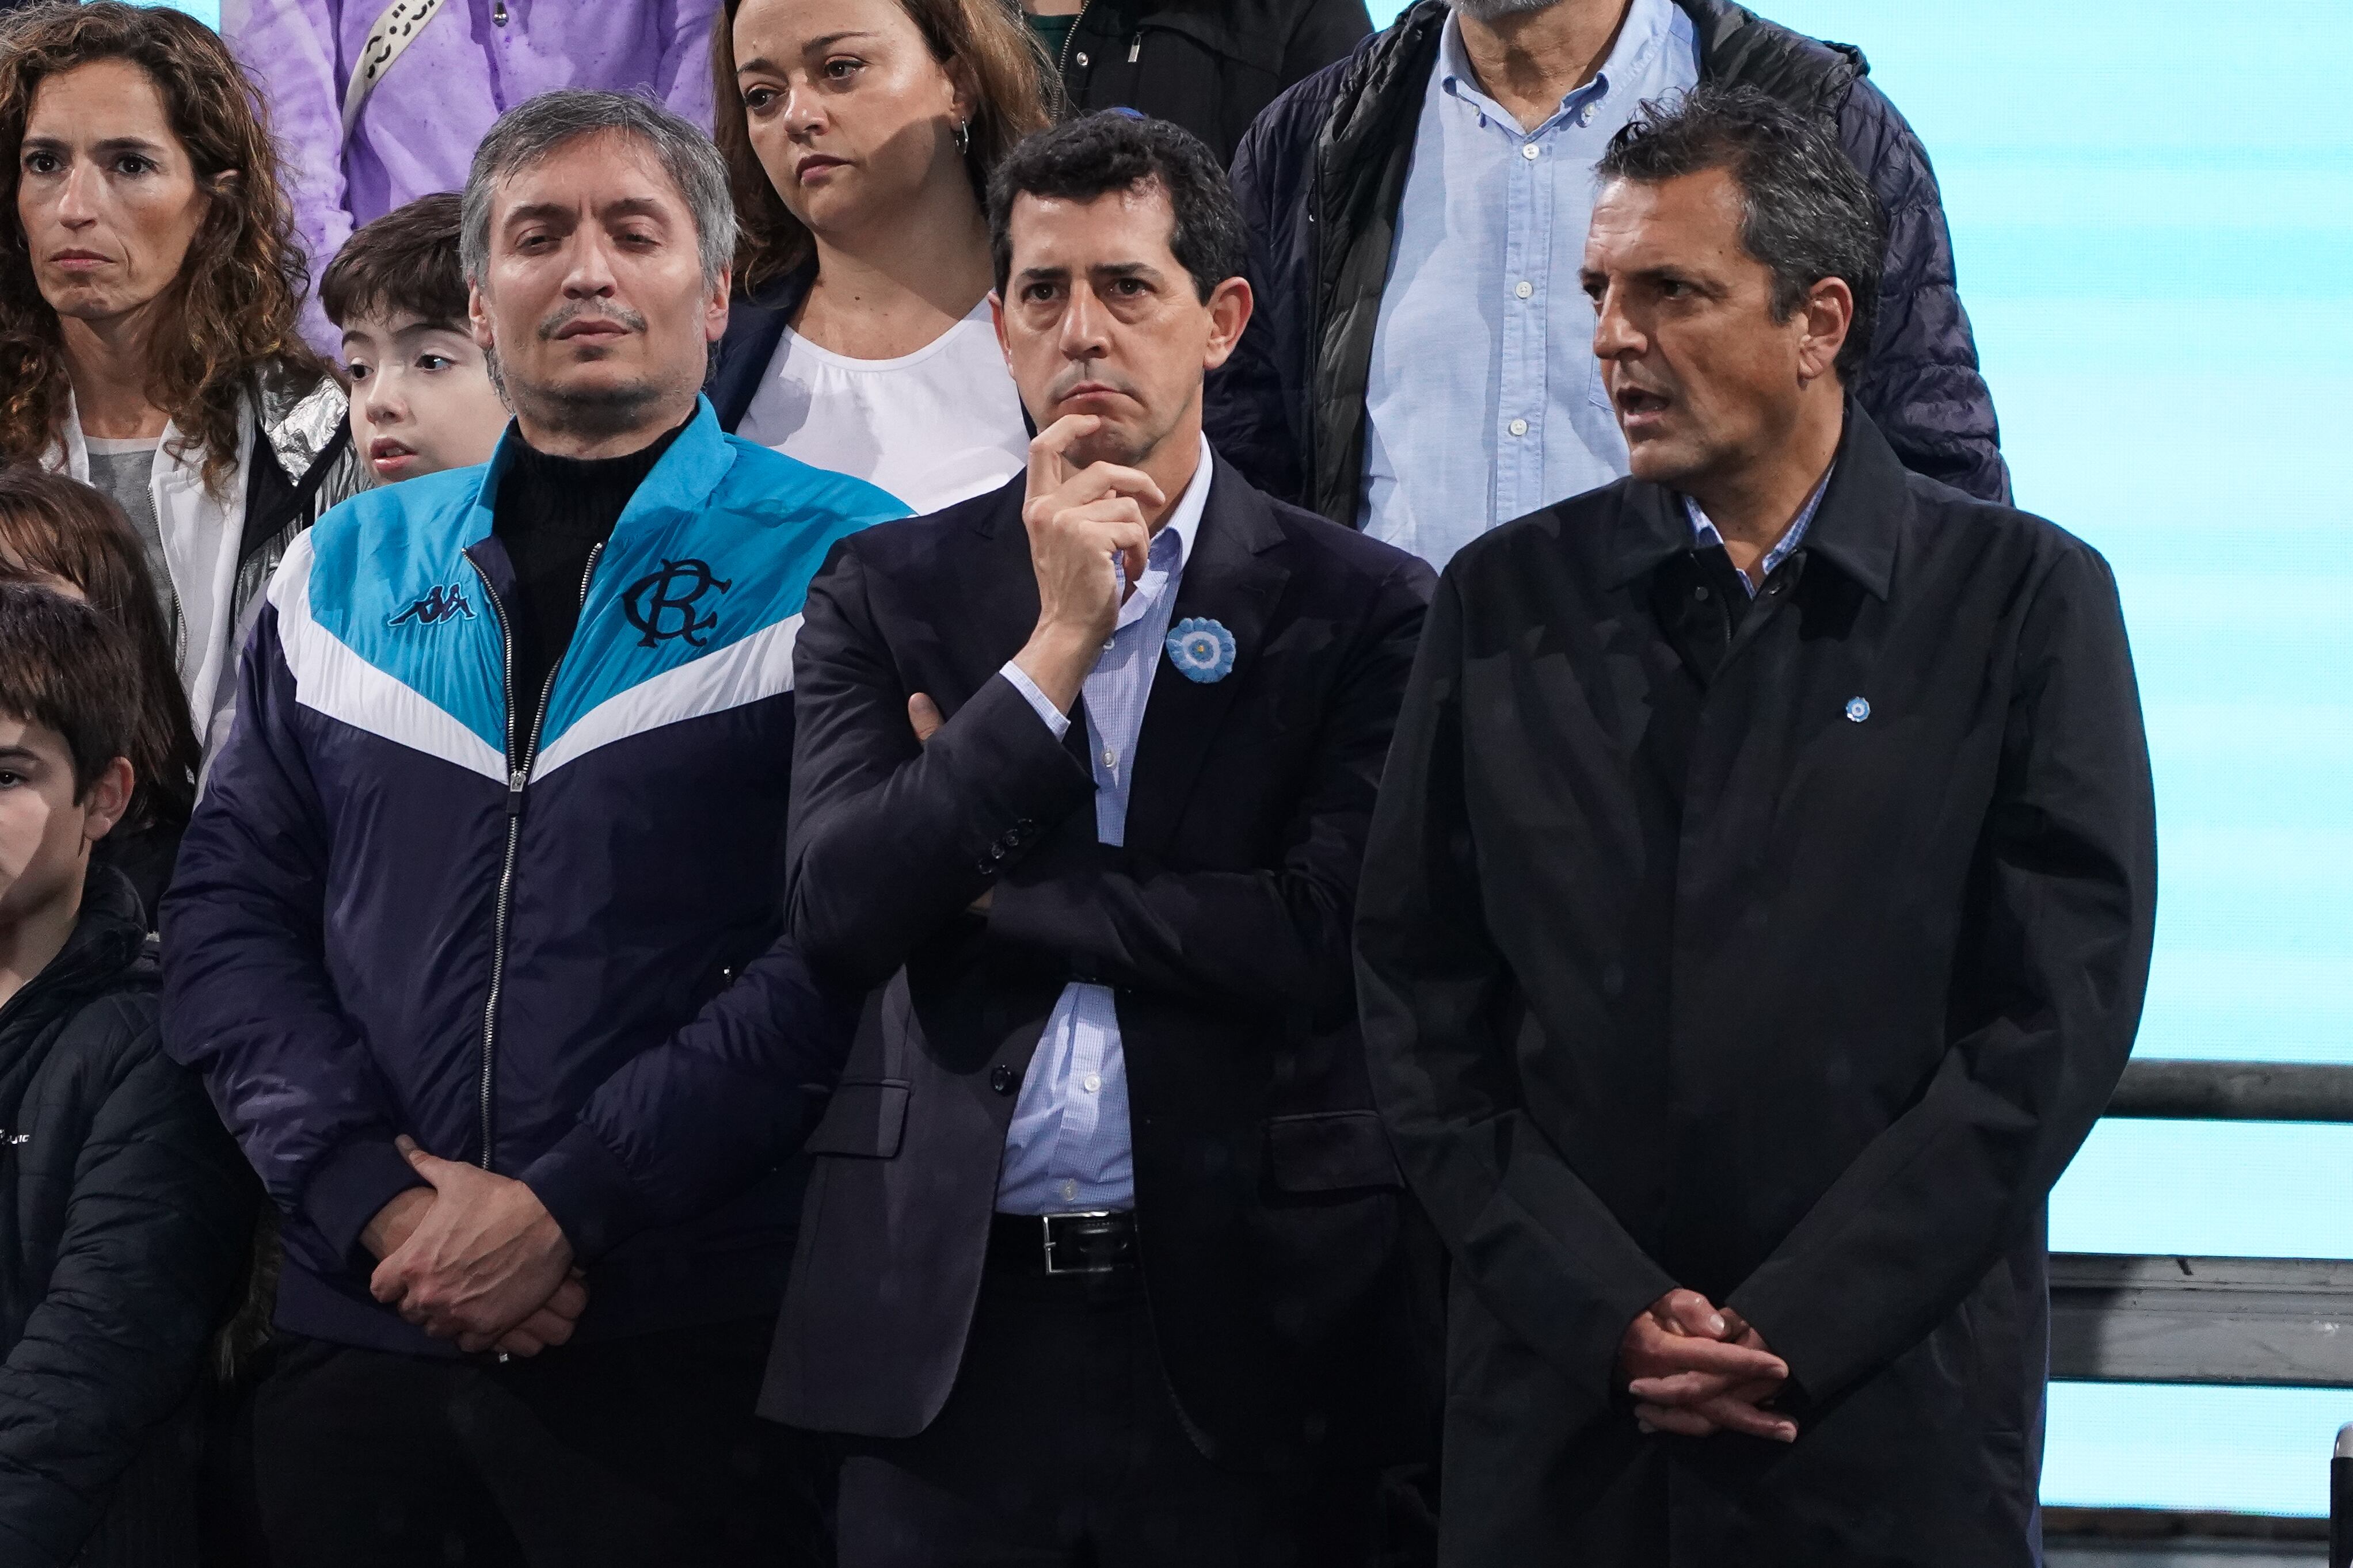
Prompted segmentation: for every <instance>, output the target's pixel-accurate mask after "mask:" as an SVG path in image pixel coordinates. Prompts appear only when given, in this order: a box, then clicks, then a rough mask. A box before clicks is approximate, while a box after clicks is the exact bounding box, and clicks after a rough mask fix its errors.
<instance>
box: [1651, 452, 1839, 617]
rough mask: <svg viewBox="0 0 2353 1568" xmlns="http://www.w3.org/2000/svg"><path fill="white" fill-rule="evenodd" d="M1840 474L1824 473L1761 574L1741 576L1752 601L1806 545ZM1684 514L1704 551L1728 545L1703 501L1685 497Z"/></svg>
mask: <svg viewBox="0 0 2353 1568" xmlns="http://www.w3.org/2000/svg"><path fill="white" fill-rule="evenodd" d="M1836 472H1838V469H1837V468H1836V467H1835V466H1833V467H1832V468H1830V469H1828V470H1827V471H1825V472H1824V473H1823V475H1822V481H1821V483H1820V484H1818V485H1816V486H1815V487H1814V493H1813V494H1811V495H1810V496H1808V497H1807V498H1806V504H1805V505H1803V506H1801V507H1799V509H1798V515H1797V516H1796V517H1795V518H1793V519H1791V520H1790V522H1789V527H1788V531H1786V532H1784V533H1783V534H1782V535H1781V537H1780V538H1779V539H1778V540H1776V541H1775V542H1774V544H1773V548H1772V549H1770V550H1768V551H1767V552H1765V558H1764V559H1763V560H1761V561H1759V562H1757V575H1756V576H1755V577H1753V578H1752V577H1750V576H1749V575H1748V574H1747V573H1746V572H1739V573H1738V575H1739V577H1740V585H1741V586H1742V587H1744V588H1746V589H1747V590H1748V596H1749V597H1750V598H1752V599H1753V598H1755V597H1756V596H1757V584H1759V583H1762V582H1763V581H1765V579H1766V578H1767V577H1770V576H1771V575H1773V568H1774V567H1776V566H1778V565H1779V564H1781V563H1782V562H1784V561H1787V560H1788V558H1789V552H1791V551H1793V550H1795V549H1797V548H1798V546H1799V545H1800V544H1802V543H1804V542H1805V539H1806V530H1808V529H1809V528H1811V527H1812V526H1813V525H1814V513H1816V512H1818V511H1820V510H1822V497H1823V496H1825V495H1827V494H1829V493H1830V488H1831V474H1834V473H1836ZM1683 515H1684V516H1685V517H1686V518H1689V519H1690V520H1691V526H1692V543H1693V544H1694V545H1696V546H1697V547H1698V548H1700V549H1702V550H1704V549H1706V548H1707V547H1708V546H1709V545H1711V544H1722V543H1723V542H1724V535H1723V534H1722V533H1720V532H1718V531H1716V526H1715V520H1714V519H1713V518H1711V517H1709V516H1708V515H1707V513H1705V512H1704V511H1702V510H1700V505H1699V502H1697V501H1695V500H1692V499H1691V497H1689V496H1685V497H1683ZM1735 570H1736V571H1737V570H1738V569H1737V568H1735Z"/></svg>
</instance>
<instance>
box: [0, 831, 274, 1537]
mask: <svg viewBox="0 0 2353 1568" xmlns="http://www.w3.org/2000/svg"><path fill="white" fill-rule="evenodd" d="M146 934H147V922H146V920H145V918H144V916H143V914H142V911H141V910H140V907H139V900H138V898H137V896H136V895H135V894H133V893H132V890H131V884H130V883H128V882H127V881H125V880H124V879H122V878H121V875H120V874H119V873H116V872H114V871H112V870H108V869H104V868H96V869H93V870H92V871H91V873H90V886H89V889H88V891H87V892H86V893H85V894H84V896H83V901H82V914H81V920H80V922H79V924H78V925H77V926H76V927H75V929H74V933H73V936H72V937H71V938H70V939H69V941H68V942H67V943H66V946H65V950H64V951H63V952H60V953H58V956H57V957H56V958H55V959H52V960H51V961H50V962H49V964H48V966H47V968H45V969H43V970H42V971H41V973H38V974H37V975H35V976H34V977H33V979H32V980H31V982H30V983H28V984H26V986H25V988H24V989H23V990H21V991H19V992H17V993H16V995H15V996H13V997H11V998H10V999H9V1000H8V1002H7V1003H6V1005H5V1006H0V1354H5V1361H0V1563H7V1564H9V1565H10V1568H17V1565H19V1564H22V1565H24V1568H47V1565H49V1564H63V1563H74V1562H76V1561H77V1560H78V1558H77V1554H78V1553H81V1552H82V1550H83V1547H84V1545H85V1543H88V1544H89V1545H90V1552H89V1553H88V1554H86V1555H82V1556H80V1557H79V1562H81V1563H104V1564H107V1565H108V1568H114V1565H116V1564H121V1563H140V1564H142V1565H143V1564H162V1563H185V1562H190V1561H192V1560H193V1547H194V1535H193V1529H194V1526H193V1520H194V1506H195V1497H194V1492H193V1488H194V1485H195V1479H194V1475H193V1472H192V1469H191V1467H190V1464H189V1462H188V1460H189V1458H190V1456H188V1455H187V1454H186V1452H185V1447H186V1441H185V1436H186V1432H187V1426H186V1422H185V1416H186V1414H187V1406H188V1402H189V1400H190V1398H191V1396H192V1394H194V1392H195V1387H196V1380H197V1377H198V1374H199V1373H200V1372H201V1370H202V1367H203V1363H204V1358H205V1349H206V1342H208V1341H209V1340H210V1338H211V1336H212V1333H213V1331H214V1329H215V1327H216V1325H217V1323H218V1322H219V1321H220V1320H221V1318H222V1317H223V1316H224V1315H225V1311H226V1310H227V1307H228V1305H229V1297H230V1295H231V1292H232V1291H233V1290H235V1289H236V1288H237V1285H238V1283H239V1281H240V1280H241V1279H243V1276H244V1273H245V1268H246V1262H247V1257H248V1246H249V1243H250V1241H251V1237H252V1231H253V1215H254V1210H255V1205H256V1201H257V1200H258V1198H259V1184H258V1183H256V1182H255V1180H254V1178H253V1175H252V1173H251V1172H250V1171H248V1169H247V1168H246V1163H245V1160H244V1157H243V1156H242V1155H240V1154H239V1153H238V1152H237V1145H236V1143H235V1142H231V1141H230V1138H229V1135H228V1132H227V1130H226V1129H224V1128H223V1127H222V1126H221V1123H220V1119H219V1117H218V1116H217V1115H216V1114H215V1113H214V1110H213V1107H212V1102H211V1101H210V1100H206V1098H205V1091H204V1088H203V1086H202V1085H201V1084H200V1083H199V1082H198V1081H197V1079H196V1077H195V1074H193V1073H191V1072H189V1071H188V1070H187V1069H186V1068H183V1067H180V1066H179V1065H177V1064H176V1063H174V1062H173V1061H172V1060H170V1059H169V1058H166V1057H165V1056H164V1052H163V1049H162V1047H160V1046H159V1045H158V1044H157V1042H156V1034H155V1015H156V988H157V985H158V983H159V982H158V977H157V974H156V970H155V965H154V963H153V960H152V959H149V958H147V957H145V956H143V954H142V948H143V946H144V943H145V941H146ZM126 1472H128V1473H131V1474H132V1475H134V1476H135V1478H136V1484H135V1485H132V1486H129V1487H128V1488H126V1487H125V1486H124V1481H125V1478H126ZM94 1538H95V1539H94Z"/></svg>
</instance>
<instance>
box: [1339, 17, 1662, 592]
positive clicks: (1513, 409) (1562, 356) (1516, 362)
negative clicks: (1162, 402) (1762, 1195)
mask: <svg viewBox="0 0 2353 1568" xmlns="http://www.w3.org/2000/svg"><path fill="white" fill-rule="evenodd" d="M1498 74H1504V73H1498ZM1698 79H1699V51H1698V45H1697V41H1696V39H1695V37H1694V33H1693V29H1692V22H1691V18H1690V17H1689V16H1685V15H1684V14H1683V12H1682V11H1681V10H1679V9H1677V8H1676V7H1675V6H1674V5H1672V3H1671V0H1632V4H1631V5H1629V6H1628V8H1627V11H1626V16H1625V20H1624V21H1623V22H1622V23H1621V24H1620V26H1619V29H1618V34H1617V37H1616V40H1615V41H1614V42H1613V43H1612V44H1611V45H1610V46H1609V55H1608V58H1606V59H1605V60H1604V61H1603V63H1602V65H1601V67H1600V68H1599V70H1596V71H1595V72H1593V74H1592V75H1591V76H1590V77H1589V78H1588V79H1586V80H1584V81H1583V82H1581V83H1579V84H1578V85H1577V86H1576V87H1575V88H1573V89H1570V90H1569V91H1568V92H1567V94H1566V95H1564V96H1563V97H1562V98H1561V99H1560V100H1558V102H1557V103H1556V104H1552V105H1540V106H1539V107H1538V109H1530V108H1529V107H1528V106H1527V105H1525V103H1522V104H1521V105H1519V106H1518V110H1517V112H1515V111H1514V108H1511V107H1506V106H1505V105H1504V103H1502V102H1499V101H1498V100H1497V99H1496V98H1495V97H1493V96H1491V95H1490V94H1489V93H1488V92H1487V91H1486V90H1485V89H1483V88H1482V86H1481V76H1480V72H1479V71H1478V69H1477V68H1476V67H1475V66H1474V64H1473V62H1472V58H1471V57H1470V55H1469V53H1468V52H1467V51H1466V47H1465V43H1464V37H1463V30H1462V19H1461V15H1460V14H1459V13H1458V14H1457V15H1455V16H1449V17H1448V18H1447V20H1446V25H1445V30H1444V33H1443V35H1442V36H1441V37H1440V42H1439V48H1438V64H1437V67H1436V68H1434V69H1433V70H1432V71H1431V72H1430V89H1429V92H1428V95H1427V96H1426V97H1425V98H1424V100H1423V101H1422V108H1421V121H1420V126H1419V130H1418V131H1417V132H1415V134H1414V143H1413V163H1412V169H1411V173H1410V174H1409V175H1408V176H1407V179H1406V185H1405V196H1404V199H1403V202H1402V203H1401V205H1400V206H1399V209H1398V226H1397V245H1396V251H1395V255H1394V258H1393V259H1392V260H1391V263H1390V268H1389V281H1388V289H1386V290H1385V291H1384V292H1383V293H1382V295H1381V307H1380V319H1379V324H1378V326H1377V328H1376V329H1375V331H1374V333H1373V359H1372V365H1371V368H1370V371H1369V373H1368V374H1367V378H1366V387H1365V413H1366V432H1365V491H1364V503H1363V511H1362V513H1361V514H1360V516H1359V517H1358V519H1357V525H1358V526H1359V527H1361V528H1363V529H1364V530H1365V531H1366V532H1367V533H1370V534H1371V535H1372V536H1373V537H1374V538H1376V539H1380V540H1386V541H1387V542H1389V543H1391V544H1394V545H1397V546H1398V547H1399V548H1400V549H1404V550H1410V551H1412V552H1414V553H1415V554H1417V555H1419V556H1420V557H1421V558H1422V559H1423V560H1425V561H1428V562H1430V563H1431V564H1432V565H1437V566H1442V565H1444V564H1445V563H1446V562H1447V560H1448V559H1449V558H1450V557H1451V556H1452V555H1453V553H1454V552H1455V551H1457V550H1459V549H1461V547H1462V546H1463V545H1464V544H1466V543H1468V542H1470V541H1472V540H1473V539H1475V538H1477V537H1478V536H1479V535H1480V534H1482V533H1483V532H1485V531H1487V530H1488V529H1490V528H1493V526H1495V525H1496V524H1497V523H1499V522H1509V521H1511V520H1512V519H1514V518H1515V517H1522V516H1525V515H1526V514H1527V513H1529V512H1532V511H1534V510H1536V509H1537V508H1538V507H1542V506H1546V505H1548V504H1550V503H1551V502H1553V501H1556V500H1562V499H1564V498H1566V497H1568V496H1573V495H1577V494H1579V493H1581V492H1583V491H1585V490H1589V489H1595V488H1596V487H1598V486H1600V485H1605V484H1608V483H1609V482H1610V481H1611V480H1613V479H1618V478H1619V477H1620V475H1622V474H1624V473H1625V471H1626V440H1625V437H1622V436H1620V434H1619V432H1618V421H1617V416H1615V415H1614V414H1613V413H1612V412H1611V411H1610V407H1609V395H1607V394H1606V393H1605V392H1604V391H1603V390H1602V385H1601V374H1600V363H1599V361H1597V360H1596V359H1595V358H1594V357H1593V307H1592V305H1591V304H1590V303H1589V302H1588V300H1586V298H1585V295H1584V293H1583V292H1582V291H1581V290H1580V289H1579V288H1578V286H1577V264H1578V261H1579V259H1580V258H1582V257H1583V255H1584V253H1585V230H1586V226H1587V225H1588V222H1589V221H1590V220H1591V218H1592V216H1593V196H1594V185H1593V163H1594V160H1595V159H1597V158H1599V156H1600V155H1601V153H1602V152H1603V150H1604V149H1606V148H1607V147H1608V146H1609V139H1610V137H1612V136H1614V135H1616V134H1617V133H1618V132H1619V131H1620V129H1621V128H1622V127H1623V126H1624V125H1625V124H1626V123H1627V122H1628V121H1630V120H1631V119H1632V118H1633V117H1634V110H1636V108H1638V107H1639V106H1640V105H1641V103H1642V102H1643V101H1644V100H1654V99H1659V98H1662V97H1664V96H1666V95H1667V94H1669V93H1671V92H1674V91H1676V90H1678V89H1683V88H1688V87H1690V86H1692V85H1693V84H1694V82H1696V81H1697V80H1698ZM1539 110H1549V112H1546V113H1544V114H1543V116H1542V118H1541V119H1540V120H1537V121H1536V123H1535V124H1534V125H1533V126H1530V127H1527V128H1525V129H1524V128H1523V123H1522V119H1521V116H1523V115H1526V116H1529V117H1532V118H1533V117H1535V115H1536V114H1537V113H1538V112H1539Z"/></svg>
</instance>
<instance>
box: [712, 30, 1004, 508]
mask: <svg viewBox="0 0 2353 1568" xmlns="http://www.w3.org/2000/svg"><path fill="white" fill-rule="evenodd" d="M712 67H713V71H714V74H715V75H716V76H717V78H718V81H719V95H718V140H719V146H720V149H721V151H722V152H723V153H725V154H726V156H727V163H728V170H729V174H730V176H731V178H732V179H733V184H734V189H735V205H736V210H737V212H738V214H739V216H741V218H742V221H743V235H744V238H743V243H742V245H741V247H739V249H738V252H737V256H736V279H737V282H738V285H739V290H740V291H739V293H738V296H737V298H736V300H735V302H734V306H733V314H732V317H731V319H730V321H729V325H728V331H727V336H726V339H725V341H724V342H723V343H722V344H721V347H720V353H719V363H718V367H717V370H716V373H715V374H714V378H713V380H712V403H713V405H715V406H716V407H717V409H718V413H719V419H720V423H721V424H722V425H723V426H725V427H726V428H727V429H729V430H732V431H733V432H735V433H736V434H737V435H739V436H742V437H744V438H745V439H746V440H751V441H757V442H759V443H760V444H761V445H763V446H767V447H775V448H776V450H777V451H780V452H783V453H785V454H786V456H788V457H793V458H799V459H801V460H802V461H803V462H806V463H809V464H812V465H814V466H816V467H818V468H831V469H834V470H837V471H839V472H841V473H847V474H852V475H855V476H856V477H858V478H859V479H866V480H869V481H870V482H871V483H873V484H877V485H880V486H881V488H882V489H886V490H889V491H890V492H891V493H892V495H894V496H896V497H898V498H899V499H900V500H902V501H903V502H905V503H906V505H907V507H908V508H909V509H910V510H913V511H917V512H926V511H935V510H938V509H940V508H942V507H944V506H948V505H951V504H953V503H954V502H956V501H960V500H966V499H968V498H970V497H973V496H976V495H983V494H986V493H987V492H988V491H990V490H993V489H997V488H998V487H999V486H1000V485H1002V484H1004V482H1005V481H1006V480H1007V479H1010V478H1012V477H1013V476H1014V475H1016V474H1018V473H1019V472H1021V471H1022V468H1023V467H1024V465H1025V462H1026V458H1027V454H1028V448H1029V427H1028V426H1027V424H1026V422H1025V421H1024V419H1023V417H1022V412H1021V402H1020V398H1019V396H1018V395H1017V394H1016V393H1015V391H1014V387H1013V379H1012V377H1011V375H1010V374H1008V373H1007V371H1006V368H1005V359H1004V355H1003V353H1001V352H1000V351H999V349H998V348H997V338H996V333H995V331H994V329H993V328H992V327H991V326H990V324H989V318H988V291H989V287H990V282H991V277H992V273H991V269H990V264H989V251H988V221H987V215H986V213H985V212H984V210H983V207H982V200H983V193H984V191H985V190H986V188H987V180H988V174H989V172H990V171H991V170H992V169H994V168H995V167H996V165H997V161H998V160H999V159H1000V158H1002V157H1003V156H1004V155H1005V154H1006V153H1008V152H1009V151H1011V150H1012V148H1013V145H1014V144H1015V143H1016V142H1019V141H1020V140H1021V138H1022V137H1024V136H1026V135H1028V134H1029V132H1032V131H1035V130H1037V129H1039V128H1040V127H1041V126H1043V125H1045V124H1046V122H1047V120H1048V113H1047V107H1046V96H1045V95H1046V88H1045V86H1044V83H1045V81H1046V80H1047V73H1048V70H1049V68H1050V67H1049V64H1048V62H1047V60H1046V58H1045V57H1044V54H1043V52H1042V51H1041V50H1040V49H1039V46H1038V45H1037V43H1036V42H1035V40H1034V38H1033V36H1032V35H1031V33H1030V31H1029V28H1028V26H1025V25H1024V24H1023V23H1022V21H1021V19H1020V15H1019V13H1018V11H1017V10H1016V9H1015V8H1014V7H1012V6H1011V5H1006V4H1004V0H729V4H728V5H726V6H725V7H724V8H723V13H722V15H721V16H720V19H719V25H718V27H717V29H716V33H715V36H714V37H713V39H712Z"/></svg>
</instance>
